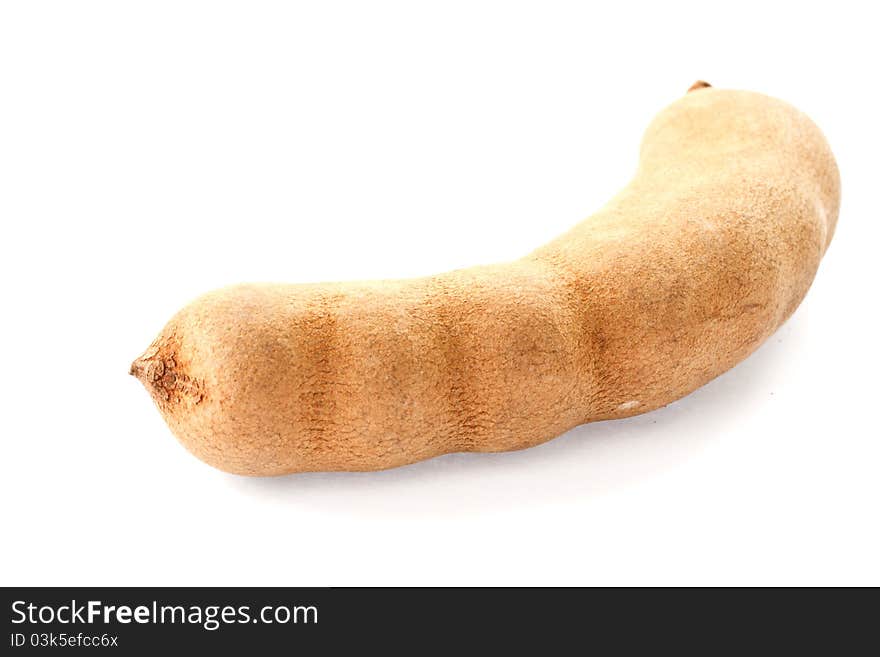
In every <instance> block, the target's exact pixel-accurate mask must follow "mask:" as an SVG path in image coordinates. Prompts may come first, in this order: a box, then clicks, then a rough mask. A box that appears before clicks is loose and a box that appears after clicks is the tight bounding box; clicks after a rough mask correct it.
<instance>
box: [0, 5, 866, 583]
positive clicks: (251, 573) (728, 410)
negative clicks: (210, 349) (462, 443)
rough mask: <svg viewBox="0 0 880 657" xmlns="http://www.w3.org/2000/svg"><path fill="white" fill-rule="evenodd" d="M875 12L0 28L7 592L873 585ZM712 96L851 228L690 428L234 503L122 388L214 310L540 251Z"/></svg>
mask: <svg viewBox="0 0 880 657" xmlns="http://www.w3.org/2000/svg"><path fill="white" fill-rule="evenodd" d="M860 4H862V5H863V6H865V7H870V5H869V4H865V3H853V4H852V5H849V4H847V3H843V2H835V3H831V4H830V5H829V4H828V3H791V4H781V3H772V2H765V1H762V2H757V3H749V2H739V3H732V4H727V5H716V4H715V3H705V2H694V3H688V4H683V3H668V2H664V3H638V4H629V3H625V2H609V3H572V4H557V3H552V2H534V3H512V2H499V3H489V2H474V1H473V0H471V1H468V2H461V3H458V2H442V3H439V2H438V3H414V2H399V3H383V2H361V3H358V2H351V3H339V2H327V1H325V2H314V3H289V2H285V3H260V2H239V3H228V2H204V3H195V2H181V1H179V0H175V1H173V2H157V1H153V2H149V3H127V2H109V1H108V2H76V3H73V2H57V3H51V2H32V1H31V2H5V3H3V5H2V9H0V222H2V242H0V248H2V262H0V267H2V272H0V273H2V281H3V297H2V300H3V306H2V324H0V338H2V342H0V346H2V377H0V393H2V396H0V399H2V400H3V405H2V425H0V433H2V449H3V452H2V461H0V468H2V472H0V504H2V519H0V520H2V527H3V529H2V536H3V537H2V541H0V583H2V584H6V585H13V584H16V585H50V584H94V585H99V584H100V585H123V584H155V585H159V584H169V585H172V584H177V585H196V584H205V585H225V584H253V585H299V584H302V585H341V584H875V585H876V584H880V559H878V554H880V529H878V513H880V512H878V502H880V478H878V475H880V469H878V466H880V441H878V437H880V436H878V431H877V427H876V416H877V415H876V413H877V406H878V398H877V391H878V386H877V382H878V367H880V363H878V353H877V330H878V329H877V322H876V314H875V308H876V305H877V263H878V251H877V250H878V248H880V246H878V244H880V230H878V202H877V194H878V188H877V161H878V158H877V155H878V152H880V142H878V123H877V117H878V114H880V105H878V103H877V98H876V88H877V79H876V68H875V67H876V64H877V63H878V61H880V52H878V48H877V46H876V43H877V40H876V22H875V20H873V19H872V18H871V16H869V15H866V14H862V12H861V11H860V10H859V9H858V7H859V5H860ZM698 78H704V79H707V80H709V81H710V82H712V83H713V84H714V85H716V86H721V87H734V88H748V89H753V90H757V91H762V92H766V93H769V94H771V95H775V96H778V97H781V98H784V99H786V100H788V101H790V102H792V103H794V104H795V105H796V106H798V107H799V108H801V109H802V110H804V111H806V112H807V113H808V114H809V115H810V116H811V117H812V118H813V119H814V120H815V121H816V122H817V123H818V124H819V125H820V126H821V127H822V128H823V130H824V131H825V133H826V135H827V136H828V139H829V141H830V143H831V145H832V148H833V149H834V151H835V153H836V155H837V158H838V161H839V164H840V169H841V173H842V180H843V187H844V200H843V209H842V213H841V217H840V223H839V226H838V232H837V235H836V237H835V239H834V242H833V243H832V245H831V248H830V250H829V252H828V254H827V257H826V258H825V260H824V261H823V263H822V266H821V269H820V271H819V274H818V277H817V279H816V282H815V284H814V286H813V288H812V290H811V291H810V293H809V295H808V296H807V299H806V300H805V302H804V303H803V305H802V306H801V308H800V309H799V310H798V311H797V313H796V314H795V315H794V317H793V318H792V319H791V321H789V322H788V323H787V324H786V325H785V326H784V327H783V328H782V329H781V330H780V331H779V332H778V333H777V334H776V335H774V336H773V337H772V338H771V339H770V340H769V341H768V342H767V343H766V344H765V345H764V346H763V347H762V348H761V349H760V350H759V351H758V352H757V353H755V354H754V355H753V356H752V357H751V358H749V359H748V360H747V361H745V362H744V363H742V364H741V365H739V366H738V367H737V368H735V369H734V370H733V371H731V372H729V373H727V374H725V375H724V376H722V377H720V378H719V379H717V380H716V381H714V382H712V383H711V384H709V385H707V386H706V387H704V388H702V389H701V390H699V391H697V392H696V393H694V394H693V395H691V396H689V397H687V398H686V399H684V400H682V401H680V402H678V403H675V404H672V405H670V406H669V407H667V408H665V409H662V410H660V411H657V412H654V413H650V414H648V415H644V416H640V417H636V418H632V419H629V420H624V421H617V422H611V423H608V422H606V423H601V424H594V425H588V426H584V427H580V428H578V429H576V430H574V431H572V432H570V433H569V434H567V435H565V436H564V437H562V438H559V439H558V440H555V441H552V442H550V443H548V444H546V445H544V446H541V447H538V448H535V449H531V450H528V451H525V452H520V453H515V454H501V455H451V456H446V457H442V458H438V459H435V460H432V461H429V462H425V463H421V464H417V465H414V466H410V467H406V468H402V469H398V470H394V471H389V472H383V473H377V474H309V475H299V476H290V477H283V478H275V479H247V478H241V477H237V476H232V475H227V474H224V473H221V472H219V471H216V470H213V469H212V468H210V467H208V466H206V465H203V464H202V463H200V462H199V461H197V460H196V459H195V458H194V457H192V456H190V455H189V454H188V453H187V452H186V451H185V450H184V449H183V448H182V447H181V446H180V445H179V444H178V443H177V442H176V441H175V439H174V438H173V437H172V435H171V434H170V432H169V431H168V429H167V428H166V426H165V424H164V423H163V421H162V419H161V418H160V416H159V414H158V412H157V411H156V409H155V408H154V407H153V404H152V402H151V401H150V399H149V397H148V396H147V394H146V392H145V391H144V390H143V389H142V387H141V385H140V384H139V383H138V382H137V381H136V380H135V379H134V378H132V377H130V376H128V373H127V372H128V366H129V363H130V362H131V360H132V359H133V358H134V357H135V356H137V355H138V354H140V352H141V351H142V350H143V349H144V348H145V347H146V346H147V345H148V344H149V342H150V341H151V340H152V339H153V337H154V336H155V334H156V333H157V332H158V331H159V329H161V327H162V326H163V325H164V323H165V322H166V321H167V319H169V317H170V316H171V315H172V314H173V313H174V312H175V311H176V310H177V309H178V308H179V307H181V306H182V305H184V304H185V303H186V302H187V301H189V300H190V299H191V298H193V297H194V296H197V295H198V294H200V293H202V292H204V291H207V290H209V289H212V288H215V287H219V286H222V285H226V284H231V283H236V282H240V281H260V280H273V281H290V282H304V281H320V280H340V279H358V278H386V277H407V276H414V275H421V274H430V273H435V272H439V271H442V270H447V269H451V268H456V267H462V266H467V265H471V264H478V263H487V262H493V261H500V260H506V259H512V258H515V257H518V256H520V255H523V254H525V253H527V252H529V251H531V250H532V249H533V248H535V247H537V246H538V245H540V244H541V243H543V242H545V241H547V240H548V239H550V238H551V237H553V236H554V235H556V234H557V233H559V232H561V231H563V230H565V229H567V228H568V227H570V226H571V225H573V224H575V223H577V222H578V221H580V220H581V219H583V218H584V217H586V216H588V215H589V214H590V213H591V212H593V211H594V210H596V209H597V208H598V207H600V206H601V205H602V204H603V203H604V202H605V201H606V200H607V199H609V198H610V197H611V196H612V195H613V193H615V192H616V191H617V190H618V189H619V188H620V187H622V186H623V185H624V184H626V182H627V180H628V178H629V176H630V174H631V173H632V172H633V170H634V168H635V165H636V156H637V149H638V143H639V140H640V138H641V134H642V131H643V129H644V128H645V126H646V125H647V123H648V121H649V120H650V119H651V117H652V116H653V115H654V114H655V113H656V112H657V111H658V110H660V109H661V108H662V107H663V106H665V105H666V104H668V103H669V102H672V101H673V100H675V99H676V98H677V97H679V96H681V95H682V94H683V93H684V92H685V90H686V89H687V88H688V87H689V86H690V84H691V83H692V82H694V80H696V79H698Z"/></svg>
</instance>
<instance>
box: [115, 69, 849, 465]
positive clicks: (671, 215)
mask: <svg viewBox="0 0 880 657" xmlns="http://www.w3.org/2000/svg"><path fill="white" fill-rule="evenodd" d="M839 192H840V185H839V178H838V172H837V167H836V165H835V162H834V158H833V156H832V154H831V151H830V149H829V147H828V144H827V143H826V141H825V139H824V137H823V136H822V134H821V132H820V131H819V130H818V128H816V126H815V125H814V124H813V123H812V122H811V121H810V120H809V119H808V118H807V117H806V116H804V115H803V114H801V113H800V112H798V111H797V110H796V109H794V108H793V107H791V106H789V105H787V104H786V103H783V102H781V101H779V100H775V99H773V98H769V97H767V96H763V95H760V94H757V93H750V92H745V91H726V90H718V89H714V88H707V85H705V83H703V84H699V83H698V84H697V85H694V87H693V88H692V91H691V93H688V94H687V95H686V96H685V97H683V98H681V99H680V100H678V101H677V102H675V103H673V104H672V105H671V106H670V107H668V108H667V109H665V110H663V111H662V112H661V113H660V114H659V115H658V116H657V117H656V118H655V119H654V121H653V122H652V123H651V125H650V126H649V127H648V130H647V132H646V134H645V137H644V140H643V143H642V147H641V158H640V164H639V168H638V172H637V174H636V176H635V178H634V179H633V181H632V182H631V183H630V184H629V185H628V186H627V187H626V188H625V189H624V190H623V191H622V192H620V193H619V194H618V195H617V196H616V197H615V198H614V199H613V200H612V201H611V202H610V203H609V204H608V205H606V206H605V207H604V208H603V209H602V210H600V211H599V212H598V213H596V214H595V215H593V216H592V217H591V218H589V219H587V220H586V221H584V222H582V223H581V224H579V225H578V226H576V227H575V228H573V229H572V230H571V231H569V232H568V233H566V234H564V235H562V236H561V237H559V238H558V239H556V240H554V241H553V242H551V243H550V244H547V245H546V246H544V247H542V248H540V249H538V250H537V251H535V252H534V253H532V254H530V255H528V256H526V257H524V258H522V259H521V260H517V261H515V262H510V263H505V264H499V265H493V266H484V267H474V268H472V269H465V270H461V271H454V272H450V273H446V274H441V275H439V276H433V277H429V278H420V279H413V280H402V281H377V282H353V283H329V284H321V285H265V284H263V285H241V286H237V287H232V288H227V289H222V290H219V291H216V292H212V293H210V294H207V295H205V296H203V297H201V298H200V299H198V300H196V301H194V302H193V303H192V304H190V305H189V306H187V307H186V308H184V309H183V310H181V311H180V312H179V313H178V314H177V315H176V316H175V317H174V318H173V319H171V321H170V322H169V323H168V325H167V326H166V327H165V328H164V330H163V331H162V333H161V334H160V335H159V337H158V338H157V339H156V340H155V342H154V343H153V344H152V346H150V348H149V349H147V351H146V352H145V353H144V354H143V355H142V356H141V357H140V358H138V359H137V360H136V361H135V362H134V364H133V365H132V373H133V374H135V375H137V376H138V377H139V378H140V379H141V381H143V382H144V383H145V384H146V387H147V389H148V390H149V391H150V393H151V394H152V396H153V399H154V400H155V402H156V404H157V405H158V407H159V410H160V411H161V413H162V415H163V416H164V418H165V420H166V421H167V422H168V424H169V426H170V427H171V429H172V431H173V432H174V434H175V435H176V436H177V437H178V438H179V439H180V441H181V442H182V443H183V444H184V445H185V446H186V447H187V448H188V449H189V450H190V451H192V452H193V453H194V454H195V455H196V456H198V457H199V458H201V459H203V460H204V461H206V462H208V463H210V464H212V465H214V466H216V467H218V468H221V469H223V470H227V471H230V472H236V473H242V474H254V475H273V474H283V473H290V472H301V471H311V470H377V469H382V468H390V467H394V466H399V465H403V464H406V463H412V462H414V461H419V460H421V459H427V458H430V457H433V456H437V455H439V454H444V453H448V452H455V451H482V452H493V451H502V450H512V449H520V448H524V447H529V446H531V445H536V444H538V443H541V442H544V441H546V440H548V439H550V438H553V437H554V436H557V435H559V434H560V433H562V432H564V431H566V430H568V429H570V428H572V427H574V426H576V425H578V424H582V423H584V422H591V421H594V420H605V419H611V418H620V417H626V416H629V415H634V414H637V413H643V412H645V411H650V410H651V409H654V408H657V407H659V406H663V405H665V404H668V403H669V402H671V401H673V400H675V399H677V398H679V397H681V396H683V395H686V394H687V393H689V392H691V391H692V390H694V389H695V388H697V387H699V386H701V385H703V384H704V383H706V382H707V381H709V380H710V379H712V378H713V377H715V376H717V375H719V374H721V373H722V372H724V371H725V370H727V369H729V368H730V367H732V366H733V365H735V364H736V363H737V362H739V361H740V360H742V359H743V358H745V357H746V356H747V355H748V354H749V353H751V352H752V351H753V350H754V349H755V348H756V347H757V346H758V345H760V344H761V342H763V341H764V340H765V339H766V338H767V337H768V336H769V335H770V334H771V333H773V331H775V330H776V328H777V327H778V326H779V325H780V324H781V323H782V322H783V321H785V319H786V318H787V317H788V316H789V315H790V314H791V313H792V312H793V311H794V309H795V308H796V307H797V305H798V303H799V302H800V301H801V299H802V298H803V296H804V294H805V293H806V291H807V289H808V287H809V285H810V282H811V281H812V279H813V276H814V274H815V272H816V268H817V267H818V265H819V260H820V259H821V257H822V255H823V253H824V251H825V249H826V247H827V246H828V242H829V241H830V239H831V235H832V233H833V231H834V226H835V222H836V219H837V212H838V205H839Z"/></svg>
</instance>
